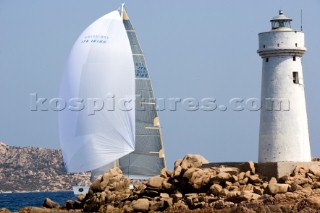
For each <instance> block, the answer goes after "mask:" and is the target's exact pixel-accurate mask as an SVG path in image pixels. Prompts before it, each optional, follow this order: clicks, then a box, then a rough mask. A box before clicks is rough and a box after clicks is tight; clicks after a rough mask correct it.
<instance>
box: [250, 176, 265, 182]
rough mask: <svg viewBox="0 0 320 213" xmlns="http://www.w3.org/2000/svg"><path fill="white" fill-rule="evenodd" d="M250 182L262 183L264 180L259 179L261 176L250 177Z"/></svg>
mask: <svg viewBox="0 0 320 213" xmlns="http://www.w3.org/2000/svg"><path fill="white" fill-rule="evenodd" d="M249 182H250V183H262V180H261V179H260V178H259V175H250V177H249Z"/></svg>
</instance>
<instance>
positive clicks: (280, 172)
mask: <svg viewBox="0 0 320 213" xmlns="http://www.w3.org/2000/svg"><path fill="white" fill-rule="evenodd" d="M254 165H255V168H256V172H257V173H258V174H259V175H261V176H263V177H267V178H271V177H275V178H281V177H283V176H286V175H288V176H289V175H291V174H292V172H293V171H294V169H295V168H296V167H297V166H306V167H311V166H319V167H320V162H319V161H311V162H290V161H283V162H269V163H255V164H254Z"/></svg>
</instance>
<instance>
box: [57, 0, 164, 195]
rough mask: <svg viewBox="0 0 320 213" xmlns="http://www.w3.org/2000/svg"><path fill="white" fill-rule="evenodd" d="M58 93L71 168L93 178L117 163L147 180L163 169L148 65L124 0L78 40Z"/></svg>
mask: <svg viewBox="0 0 320 213" xmlns="http://www.w3.org/2000/svg"><path fill="white" fill-rule="evenodd" d="M60 97H61V98H62V99H63V100H68V103H69V106H68V108H67V109H65V110H62V111H60V112H59V131H60V143H61V147H62V152H63V159H64V163H65V167H66V169H67V171H68V172H73V173H76V172H84V171H91V180H94V179H95V178H97V177H98V176H99V175H101V174H103V173H105V172H107V171H108V170H109V169H111V168H113V167H115V166H118V167H119V168H120V169H121V170H122V171H123V173H124V174H125V175H126V176H127V177H129V178H130V179H148V178H149V177H152V176H155V175H159V174H160V172H161V170H162V169H163V168H165V166H166V164H165V156H164V147H163V143H162V137H161V128H160V122H159V117H158V114H157V111H156V101H155V97H154V94H153V90H152V86H151V79H150V75H149V70H148V68H147V65H146V62H145V58H144V54H143V52H142V50H141V48H140V44H139V42H138V39H137V36H136V32H135V30H134V28H133V26H132V23H131V21H130V19H129V16H128V13H127V11H126V9H125V7H124V4H123V5H122V6H121V8H120V9H119V10H115V11H112V12H110V13H108V14H106V15H104V16H103V17H101V18H99V19H98V20H96V21H95V22H94V23H92V24H91V25H90V26H89V27H88V28H87V29H86V30H85V31H84V32H83V33H82V34H81V35H80V37H79V38H78V39H77V41H76V42H75V44H74V46H73V48H72V50H71V53H70V55H69V59H68V62H67V64H66V67H65V70H64V74H63V77H62V82H61V87H60ZM124 103H125V104H124ZM118 105H121V106H118ZM123 105H125V106H128V105H129V107H127V108H125V109H123V107H124V106H123ZM110 106H111V107H110ZM78 188H79V187H78ZM82 189H83V187H82V188H81V190H82ZM83 193H85V192H83Z"/></svg>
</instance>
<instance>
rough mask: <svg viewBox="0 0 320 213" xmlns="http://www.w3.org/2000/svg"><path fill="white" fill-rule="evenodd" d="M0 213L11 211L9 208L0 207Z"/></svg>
mask: <svg viewBox="0 0 320 213" xmlns="http://www.w3.org/2000/svg"><path fill="white" fill-rule="evenodd" d="M0 213H11V211H9V209H5V208H1V209H0Z"/></svg>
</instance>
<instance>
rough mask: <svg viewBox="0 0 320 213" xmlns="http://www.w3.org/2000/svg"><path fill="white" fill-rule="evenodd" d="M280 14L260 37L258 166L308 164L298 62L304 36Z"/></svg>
mask: <svg viewBox="0 0 320 213" xmlns="http://www.w3.org/2000/svg"><path fill="white" fill-rule="evenodd" d="M291 21H292V19H290V18H288V17H287V16H285V15H284V14H283V11H282V10H280V11H279V15H278V16H276V17H274V18H273V19H272V20H271V25H272V29H271V30H270V31H268V32H263V33H260V34H259V49H258V54H259V55H260V56H261V58H262V60H263V64H262V88H261V103H262V109H261V112H260V134H259V163H264V162H279V161H295V162H308V161H311V153H310V142H309V131H308V121H307V112H306V103H305V95H304V81H303V72H302V62H301V58H302V56H303V54H304V53H305V51H306V48H305V47H304V33H303V32H302V31H296V30H292V29H291V26H290V23H291Z"/></svg>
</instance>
